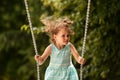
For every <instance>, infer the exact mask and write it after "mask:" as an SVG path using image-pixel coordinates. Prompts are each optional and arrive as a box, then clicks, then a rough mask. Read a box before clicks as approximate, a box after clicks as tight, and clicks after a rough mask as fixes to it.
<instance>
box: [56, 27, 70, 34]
mask: <svg viewBox="0 0 120 80" xmlns="http://www.w3.org/2000/svg"><path fill="white" fill-rule="evenodd" d="M58 33H61V34H69V31H68V29H66V28H62V29H60V30H59V32H58Z"/></svg>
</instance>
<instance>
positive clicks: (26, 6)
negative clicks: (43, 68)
mask: <svg viewBox="0 0 120 80" xmlns="http://www.w3.org/2000/svg"><path fill="white" fill-rule="evenodd" d="M24 3H25V8H26V13H27V18H28V22H29V26H30V31H31V36H32V41H33V46H34V50H35V54H36V55H37V54H38V51H37V45H36V41H35V36H34V33H33V28H32V22H31V19H30V13H29V8H28V3H27V0H24ZM39 74H40V70H39V64H38V63H37V80H40V75H39Z"/></svg>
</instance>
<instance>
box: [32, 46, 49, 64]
mask: <svg viewBox="0 0 120 80" xmlns="http://www.w3.org/2000/svg"><path fill="white" fill-rule="evenodd" d="M50 54H51V45H49V46H48V47H47V48H46V49H45V51H44V52H43V54H42V56H40V55H35V57H34V58H35V60H36V61H37V62H38V63H39V65H42V64H43V63H44V61H45V60H46V59H47V58H48V56H49V55H50Z"/></svg>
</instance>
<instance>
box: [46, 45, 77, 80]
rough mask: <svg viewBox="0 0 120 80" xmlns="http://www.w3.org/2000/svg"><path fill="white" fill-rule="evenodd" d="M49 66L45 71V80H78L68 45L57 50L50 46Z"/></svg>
mask: <svg viewBox="0 0 120 80" xmlns="http://www.w3.org/2000/svg"><path fill="white" fill-rule="evenodd" d="M51 47H52V53H51V55H50V64H49V66H48V67H47V69H46V73H45V80H78V75H77V71H76V69H75V67H74V66H73V64H72V61H71V58H70V43H68V44H67V45H66V46H65V47H64V48H63V49H61V50H59V49H58V48H57V47H56V46H55V45H54V44H51Z"/></svg>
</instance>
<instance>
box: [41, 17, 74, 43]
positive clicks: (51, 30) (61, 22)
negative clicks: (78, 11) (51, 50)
mask: <svg viewBox="0 0 120 80" xmlns="http://www.w3.org/2000/svg"><path fill="white" fill-rule="evenodd" d="M41 22H42V23H43V24H44V25H45V27H44V32H47V33H48V35H49V36H50V41H51V42H53V43H55V40H54V38H53V35H54V34H57V33H58V32H59V31H60V30H61V29H63V28H65V30H66V31H67V32H68V33H69V34H70V35H73V34H74V32H73V30H72V28H71V25H72V24H73V21H71V20H70V19H69V18H67V17H65V18H58V19H51V18H45V19H41Z"/></svg>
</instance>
